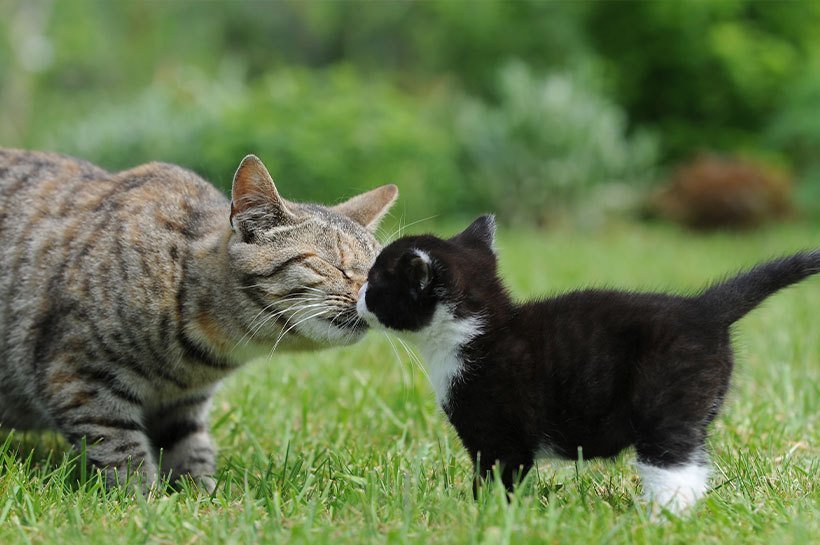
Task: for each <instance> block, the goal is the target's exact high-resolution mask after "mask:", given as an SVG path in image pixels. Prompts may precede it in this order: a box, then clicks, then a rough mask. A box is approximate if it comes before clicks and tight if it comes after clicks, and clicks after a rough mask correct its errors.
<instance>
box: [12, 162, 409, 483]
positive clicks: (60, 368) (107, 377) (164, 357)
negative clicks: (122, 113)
mask: <svg viewBox="0 0 820 545" xmlns="http://www.w3.org/2000/svg"><path fill="white" fill-rule="evenodd" d="M231 196H232V201H231V202H230V203H229V201H228V200H227V199H226V198H225V197H224V196H223V195H222V194H221V193H220V192H219V191H218V190H217V189H216V188H215V187H213V186H212V185H211V184H209V183H208V182H206V181H204V180H203V179H201V178H200V177H198V176H197V175H195V174H194V173H192V172H190V171H188V170H185V169H183V168H180V167H177V166H174V165H169V164H162V163H150V164H146V165H142V166H139V167H137V168H134V169H131V170H127V171H124V172H119V173H116V174H112V173H109V172H106V171H105V170H102V169H100V168H98V167H96V166H94V165H91V164H89V163H86V162H83V161H79V160H77V159H73V158H69V157H65V156H61V155H57V154H52V153H41V152H28V151H20V150H10V149H5V150H3V149H0V244H2V250H0V425H2V426H3V427H6V428H18V429H38V428H56V429H57V430H59V431H60V432H61V433H62V434H63V435H64V436H65V437H66V438H67V439H68V440H69V441H70V442H71V443H72V444H73V445H75V446H79V445H81V444H85V448H86V456H87V460H88V461H89V462H90V463H91V464H93V465H94V466H96V467H97V468H99V469H101V470H102V471H103V473H104V475H105V477H106V479H107V481H108V482H109V483H118V482H119V483H121V482H123V481H124V479H126V478H129V477H130V476H134V477H138V479H134V482H139V483H140V484H141V485H142V486H143V487H145V486H148V487H150V486H151V485H152V484H153V483H155V482H156V480H157V479H158V477H160V476H162V475H170V476H171V478H179V477H181V476H189V477H190V478H193V479H194V480H195V481H197V482H199V483H200V484H201V485H202V486H204V487H206V488H208V489H212V488H213V486H214V481H213V478H212V475H213V473H214V455H215V446H214V442H213V440H212V439H211V437H210V435H209V430H208V409H209V405H210V402H211V397H212V395H213V393H214V390H215V389H216V387H217V386H218V384H219V382H220V381H221V380H222V379H223V378H225V376H226V375H228V374H229V373H230V372H232V371H233V370H234V369H236V368H237V367H238V366H239V365H241V363H242V359H241V358H239V357H237V356H236V352H235V351H234V350H235V349H236V348H237V347H241V346H244V345H245V344H251V345H254V344H257V345H262V346H266V347H267V348H268V349H270V347H272V346H274V345H277V344H278V345H280V346H281V347H283V348H291V349H313V348H319V347H324V346H331V345H341V344H346V343H351V342H355V341H356V340H358V339H360V338H361V337H362V336H363V334H364V332H365V330H366V325H364V324H363V322H362V321H361V320H359V319H358V318H357V316H356V310H355V305H356V297H357V292H358V290H359V288H360V286H361V285H362V284H363V283H364V281H365V278H366V274H367V269H368V267H369V266H370V264H371V263H372V262H373V260H374V258H375V256H376V254H377V253H378V250H379V244H378V242H377V241H376V239H375V238H374V236H373V234H372V232H373V230H374V229H375V227H376V224H377V222H378V221H379V220H380V218H381V217H382V216H383V215H384V214H385V213H386V212H387V210H388V208H389V207H390V206H391V205H392V203H393V202H394V201H395V199H396V196H397V189H396V187H395V186H393V185H385V186H382V187H379V188H377V189H374V190H372V191H369V192H367V193H364V194H361V195H359V196H357V197H353V198H352V199H350V200H349V201H347V202H344V203H342V204H339V205H337V206H333V207H324V206H320V205H317V204H297V203H293V202H290V201H286V200H285V199H283V198H282V197H280V195H279V193H278V192H277V189H276V187H275V185H274V183H273V180H272V179H271V177H270V175H269V174H268V171H267V170H266V169H265V167H264V165H263V164H262V162H261V161H260V160H259V159H258V158H256V157H255V156H253V155H249V156H248V157H246V158H245V159H244V160H243V161H242V163H241V164H240V166H239V168H238V170H237V172H236V174H235V176H234V179H233V189H232V195H231ZM160 453H161V455H160ZM160 461H161V462H160ZM160 463H161V467H159V466H158V464H160Z"/></svg>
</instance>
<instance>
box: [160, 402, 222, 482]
mask: <svg viewBox="0 0 820 545" xmlns="http://www.w3.org/2000/svg"><path fill="white" fill-rule="evenodd" d="M211 394H212V391H211V390H208V391H206V392H199V393H195V394H189V395H187V396H185V397H181V398H179V399H176V400H174V401H172V402H170V403H168V404H166V405H165V406H164V407H163V408H162V409H160V410H159V411H157V412H156V413H155V414H154V415H153V417H152V425H151V429H152V438H153V440H154V443H155V444H156V446H158V447H159V448H160V449H162V451H161V454H160V461H161V463H162V471H163V473H166V474H169V475H170V476H171V479H173V480H179V479H180V478H183V477H190V478H191V479H193V481H194V482H195V483H196V484H197V485H199V486H200V487H202V488H203V489H205V490H206V491H207V492H208V493H211V492H213V491H214V489H215V488H216V481H215V480H214V478H213V475H214V473H215V471H216V445H215V444H214V441H213V439H212V438H211V435H210V433H209V430H208V412H209V409H210V405H211Z"/></svg>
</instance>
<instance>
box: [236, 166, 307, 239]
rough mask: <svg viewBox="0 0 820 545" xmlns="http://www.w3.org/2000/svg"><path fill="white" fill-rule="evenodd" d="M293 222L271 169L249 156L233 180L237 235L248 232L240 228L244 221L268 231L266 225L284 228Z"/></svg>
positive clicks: (251, 226) (237, 170)
mask: <svg viewBox="0 0 820 545" xmlns="http://www.w3.org/2000/svg"><path fill="white" fill-rule="evenodd" d="M292 218H293V214H292V213H291V212H290V211H289V210H288V207H287V204H286V202H285V200H284V199H283V198H282V197H280V196H279V192H278V191H277V190H276V185H275V184H274V183H273V178H271V176H270V173H268V169H267V168H265V165H264V164H263V163H262V161H260V160H259V157H257V156H256V155H248V156H246V157H245V158H244V159H242V162H241V163H240V164H239V168H238V169H236V174H234V176H233V187H232V188H231V218H230V220H231V226H232V227H233V228H234V230H235V231H237V232H239V231H244V229H242V226H240V225H239V223H240V222H242V221H243V220H245V221H248V222H251V223H255V225H249V226H246V227H249V228H251V229H253V228H254V227H257V228H261V227H264V225H263V224H266V225H269V224H281V223H283V222H285V221H287V220H289V219H292Z"/></svg>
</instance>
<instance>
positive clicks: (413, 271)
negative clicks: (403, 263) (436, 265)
mask: <svg viewBox="0 0 820 545" xmlns="http://www.w3.org/2000/svg"><path fill="white" fill-rule="evenodd" d="M408 274H409V275H410V279H411V280H412V281H413V282H414V283H415V284H416V286H418V288H419V289H420V290H423V289H424V288H426V287H427V284H429V283H430V257H429V256H427V255H424V254H420V253H414V255H413V256H412V257H411V258H410V263H409V267H408Z"/></svg>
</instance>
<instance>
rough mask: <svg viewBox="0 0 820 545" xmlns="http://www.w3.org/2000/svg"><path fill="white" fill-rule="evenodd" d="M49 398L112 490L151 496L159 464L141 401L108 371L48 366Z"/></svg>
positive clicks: (61, 425)
mask: <svg viewBox="0 0 820 545" xmlns="http://www.w3.org/2000/svg"><path fill="white" fill-rule="evenodd" d="M46 369H47V372H46V375H45V379H44V382H45V384H44V388H43V389H44V394H45V398H46V403H47V407H48V410H49V413H50V416H51V418H52V420H53V421H54V422H55V424H56V425H57V428H58V429H59V430H60V432H61V433H62V434H63V435H64V436H65V437H66V438H67V439H68V441H69V442H70V443H71V444H72V445H73V446H74V447H75V448H76V449H78V450H81V451H83V452H84V455H85V460H86V462H87V463H88V464H90V465H91V466H92V467H96V468H99V469H100V470H101V471H102V472H103V475H104V476H105V480H106V483H107V485H108V486H122V485H124V484H126V483H127V484H129V485H135V486H137V487H139V488H140V489H141V490H142V491H143V492H148V491H149V490H150V489H152V488H153V487H154V486H155V485H156V482H157V477H158V472H157V465H156V463H155V461H154V457H153V454H152V447H151V442H150V440H149V439H148V436H147V435H146V433H145V428H144V424H143V412H142V400H141V398H140V397H139V395H138V394H137V393H135V392H134V391H133V390H130V389H129V388H127V387H126V386H125V385H123V384H122V383H121V382H119V381H118V379H117V377H116V376H115V375H114V374H112V373H110V372H109V371H107V370H106V368H105V367H104V366H93V365H90V364H89V365H87V366H82V367H77V368H72V367H69V366H67V365H52V366H46Z"/></svg>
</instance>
